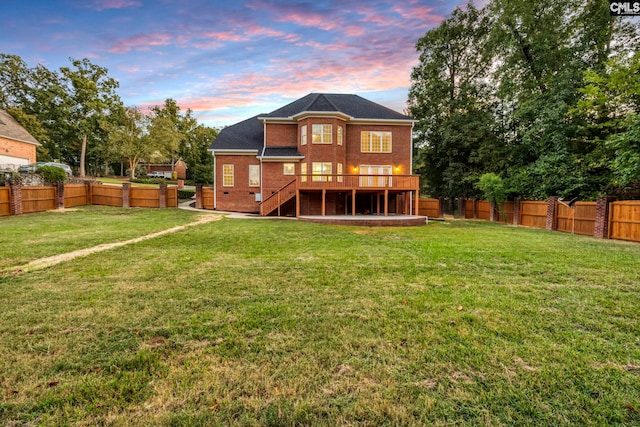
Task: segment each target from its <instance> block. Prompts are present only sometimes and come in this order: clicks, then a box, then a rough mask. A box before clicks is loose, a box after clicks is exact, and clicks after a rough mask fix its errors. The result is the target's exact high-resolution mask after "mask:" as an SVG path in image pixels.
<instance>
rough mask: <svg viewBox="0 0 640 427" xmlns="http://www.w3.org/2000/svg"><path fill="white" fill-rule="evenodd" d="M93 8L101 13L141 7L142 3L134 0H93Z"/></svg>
mask: <svg viewBox="0 0 640 427" xmlns="http://www.w3.org/2000/svg"><path fill="white" fill-rule="evenodd" d="M93 6H94V8H95V9H96V10H97V11H103V10H107V9H126V8H129V7H139V6H142V3H141V2H139V1H136V0H94V1H93Z"/></svg>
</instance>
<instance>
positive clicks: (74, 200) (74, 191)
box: [64, 184, 89, 208]
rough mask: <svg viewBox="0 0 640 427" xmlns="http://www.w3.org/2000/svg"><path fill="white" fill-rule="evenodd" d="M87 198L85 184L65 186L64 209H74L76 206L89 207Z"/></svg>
mask: <svg viewBox="0 0 640 427" xmlns="http://www.w3.org/2000/svg"><path fill="white" fill-rule="evenodd" d="M87 196H88V194H87V186H86V185H85V184H65V186H64V207H65V208H73V207H75V206H84V205H88V204H89V201H88V197H87Z"/></svg>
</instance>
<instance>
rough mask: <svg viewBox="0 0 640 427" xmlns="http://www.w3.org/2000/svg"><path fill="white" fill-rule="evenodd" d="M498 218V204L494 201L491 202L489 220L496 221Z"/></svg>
mask: <svg viewBox="0 0 640 427" xmlns="http://www.w3.org/2000/svg"><path fill="white" fill-rule="evenodd" d="M497 219H498V218H497V215H496V204H495V203H494V202H489V221H491V222H494V221H496V220H497Z"/></svg>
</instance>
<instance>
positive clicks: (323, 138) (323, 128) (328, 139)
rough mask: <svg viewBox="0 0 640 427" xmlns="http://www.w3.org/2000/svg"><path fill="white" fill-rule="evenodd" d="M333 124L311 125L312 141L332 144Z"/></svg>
mask: <svg viewBox="0 0 640 427" xmlns="http://www.w3.org/2000/svg"><path fill="white" fill-rule="evenodd" d="M332 131H333V129H332V126H331V125H311V132H312V137H311V142H313V143H314V144H331V143H332V142H333V141H332Z"/></svg>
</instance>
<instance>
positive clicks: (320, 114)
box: [290, 111, 354, 121]
mask: <svg viewBox="0 0 640 427" xmlns="http://www.w3.org/2000/svg"><path fill="white" fill-rule="evenodd" d="M304 117H335V118H338V119H342V120H344V121H351V120H354V117H351V116H350V115H348V114H345V113H342V112H340V111H303V112H301V113H298V114H296V115H294V116H291V117H290V118H291V119H294V120H296V121H298V120H301V119H303V118H304Z"/></svg>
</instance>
